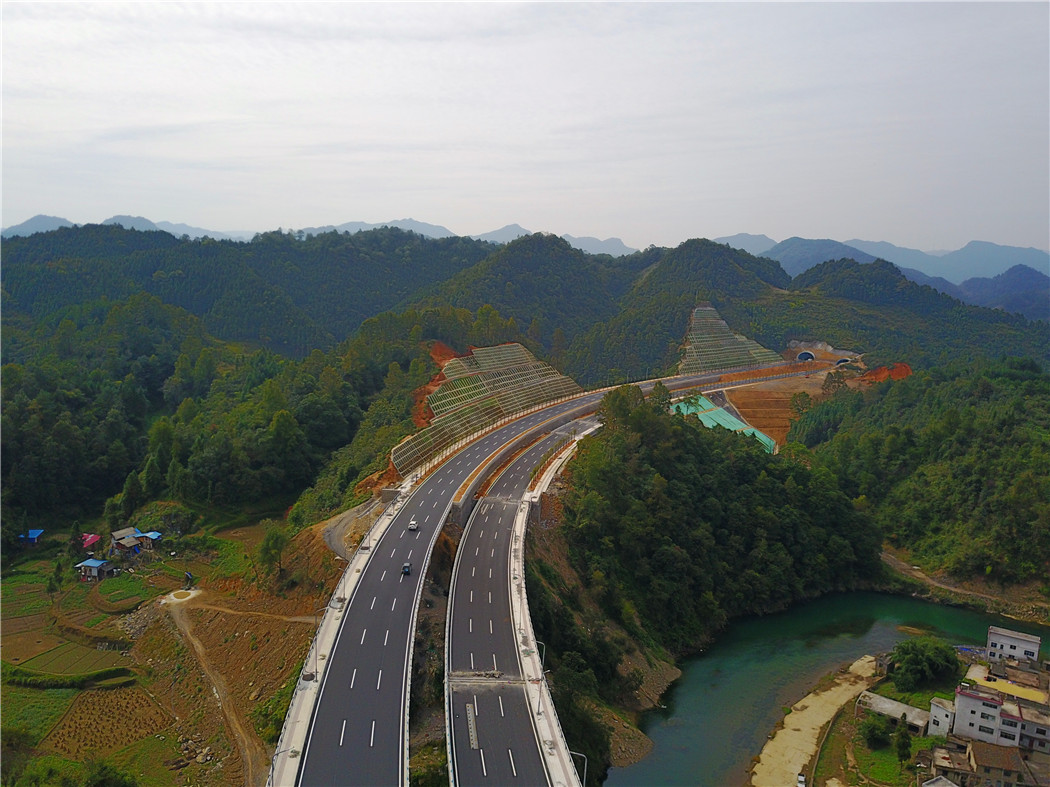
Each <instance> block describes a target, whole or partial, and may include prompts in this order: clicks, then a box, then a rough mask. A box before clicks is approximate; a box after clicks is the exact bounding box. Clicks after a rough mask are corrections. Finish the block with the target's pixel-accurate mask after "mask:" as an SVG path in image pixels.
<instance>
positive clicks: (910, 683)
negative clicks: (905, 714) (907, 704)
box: [890, 636, 959, 692]
mask: <svg viewBox="0 0 1050 787" xmlns="http://www.w3.org/2000/svg"><path fill="white" fill-rule="evenodd" d="M890 658H891V659H892V661H893V685H894V686H896V687H897V690H898V691H902V692H909V691H914V690H915V689H917V688H919V687H920V686H923V685H925V684H928V683H930V682H932V681H935V680H940V679H942V678H949V677H951V676H953V675H954V674H955V671H956V670H957V669H958V666H959V659H958V657H957V656H956V655H955V648H953V647H952V646H951V645H949V644H948V643H947V642H945V641H944V640H942V639H938V638H937V637H930V636H925V637H915V638H913V639H906V640H902V641H901V642H898V643H897V645H896V647H894V648H893V653H892V654H891V656H890Z"/></svg>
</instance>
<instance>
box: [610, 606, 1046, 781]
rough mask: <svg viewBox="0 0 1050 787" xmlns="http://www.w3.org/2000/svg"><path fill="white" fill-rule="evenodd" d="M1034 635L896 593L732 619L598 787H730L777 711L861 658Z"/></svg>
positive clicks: (688, 666)
mask: <svg viewBox="0 0 1050 787" xmlns="http://www.w3.org/2000/svg"><path fill="white" fill-rule="evenodd" d="M990 625H996V626H1005V627H1008V628H1012V629H1016V630H1018V631H1025V632H1027V633H1030V634H1037V635H1039V636H1041V637H1042V638H1043V650H1042V654H1043V657H1044V658H1045V657H1046V652H1047V645H1048V643H1050V627H1043V626H1037V625H1032V624H1025V623H1018V622H1017V621H1012V620H1009V619H1007V618H1002V617H999V616H997V615H987V614H984V613H979V612H972V611H969V610H963V609H956V608H953V607H946V606H942V605H939V604H931V603H928V602H924V601H919V600H917V599H912V598H908V597H902V596H891V595H884V594H878V593H844V594H838V595H834V596H827V597H825V598H822V599H818V600H817V601H812V602H807V603H805V604H801V605H799V606H798V607H795V608H794V609H791V610H788V611H787V612H783V613H780V614H777V615H769V616H767V617H763V618H753V619H748V620H744V621H739V622H736V623H734V624H733V625H731V626H730V628H729V629H728V630H727V631H726V632H724V633H723V634H722V636H721V637H720V638H719V640H718V642H716V643H715V644H714V645H713V646H712V647H711V648H710V649H709V650H708V651H707V652H705V653H704V654H703V655H701V656H698V657H696V658H693V659H690V660H688V661H686V662H685V663H683V664H681V665H680V666H681V668H682V677H681V678H679V679H678V681H676V682H675V684H674V685H673V686H672V687H671V689H670V690H668V692H667V693H666V694H665V695H664V698H663V702H664V703H666V706H667V707H666V708H664V709H661V710H656V711H653V712H650V713H648V714H647V715H646V717H645V718H644V719H643V722H642V729H643V730H644V731H645V733H646V734H647V735H648V736H649V737H650V738H652V740H653V743H654V747H653V751H652V753H650V754H649V756H648V757H646V758H645V759H644V760H642V761H641V762H639V763H637V764H635V765H632V766H630V767H627V768H612V769H610V771H609V777H608V779H607V780H606V782H605V784H606V785H608V787H626V786H628V785H630V786H631V787H634V786H635V785H637V787H656V785H701V786H702V787H736V786H737V785H741V784H743V783H744V782H745V781H746V779H747V774H748V770H749V769H750V766H751V761H752V758H754V757H756V756H758V754H759V752H760V751H761V750H762V746H763V745H764V744H765V742H766V738H767V736H768V735H769V734H770V732H771V731H772V730H773V728H774V727H775V726H776V725H777V723H778V722H779V721H780V720H781V719H783V717H784V712H785V710H786V709H787V708H789V707H790V706H791V705H793V704H794V703H795V702H797V701H798V700H799V699H801V698H802V697H803V696H805V695H806V694H807V693H808V692H809V691H810V689H811V688H812V687H813V686H814V685H815V684H816V683H817V681H818V680H819V679H820V678H821V677H822V676H824V675H826V674H828V673H829V672H831V671H832V670H834V669H836V668H838V667H840V666H842V665H843V664H846V663H849V662H852V661H854V660H855V659H857V658H858V657H860V656H863V655H864V654H866V653H870V654H875V653H879V652H882V651H888V650H891V649H892V648H893V646H894V644H896V643H897V642H899V641H900V640H901V639H904V638H905V637H906V636H908V634H907V633H906V632H905V631H902V627H907V628H912V629H923V630H924V631H929V632H931V633H933V634H936V635H938V636H940V637H943V638H944V639H946V640H948V641H949V642H951V643H953V644H972V645H982V646H983V645H984V644H985V641H986V635H987V631H988V626H990Z"/></svg>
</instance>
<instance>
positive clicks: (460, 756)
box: [268, 374, 719, 787]
mask: <svg viewBox="0 0 1050 787" xmlns="http://www.w3.org/2000/svg"><path fill="white" fill-rule="evenodd" d="M718 379H719V374H702V375H689V376H681V377H674V378H667V379H665V380H663V382H664V384H665V385H667V387H668V388H670V389H672V390H675V389H683V388H694V387H698V386H702V385H704V384H710V383H713V382H716V381H717V380H718ZM653 384H654V383H653V382H649V383H641V384H640V387H641V388H642V390H643V392H645V393H648V392H649V390H651V388H652V386H653ZM604 393H605V391H604V390H601V391H594V392H589V393H585V394H581V395H578V396H576V397H574V398H572V399H568V400H565V401H560V402H557V403H555V404H551V405H546V406H543V407H541V408H540V409H537V410H535V411H534V412H532V413H529V414H526V415H523V416H521V417H519V418H517V419H516V420H513V421H511V422H510V423H507V424H506V425H504V426H500V427H498V428H494V429H492V430H490V431H489V432H487V433H485V434H483V435H482V436H481V437H479V438H477V439H476V440H474V441H473V442H470V443H469V444H468V445H466V446H465V447H463V448H462V449H460V450H459V451H458V452H456V453H454V454H453V455H452V456H451V457H449V458H447V459H445V460H444V461H443V462H442V463H441V464H439V465H438V466H437V467H436V468H434V469H433V470H431V471H430V472H429V474H427V475H426V477H425V478H423V479H422V480H421V481H420V482H419V483H418V485H416V486H415V488H414V489H413V490H411V492H410V493H408V496H407V499H404V500H403V501H402V502H401V503H400V504H399V506H395V507H396V512H395V513H394V515H393V517H392V518H390V519H389V520H388V521H387V523H386V525H385V529H384V530H383V532H381V533H379V534H378V536H377V539H376V541H375V543H374V545H372V546H371V548H370V550H369V551H368V552H367V553H365V554H364V555H362V554H361V553H360V551H359V554H358V556H357V557H355V559H354V560H353V561H352V562H351V564H350V565H349V567H348V568H347V571H346V574H347V576H348V578H349V580H350V581H352V582H354V584H353V588H352V590H350V591H349V597H348V598H346V599H345V600H341V604H337V605H336V608H335V611H334V612H333V613H332V614H330V615H326V622H325V623H324V624H322V627H321V630H319V632H318V636H317V639H316V640H315V645H314V647H315V651H314V662H315V663H317V664H318V670H317V671H318V674H317V675H315V676H313V677H314V679H315V680H317V681H319V683H318V684H317V685H316V686H314V687H311V688H310V690H303V680H300V682H299V687H298V688H297V691H296V696H295V697H293V700H292V707H291V708H290V709H289V714H288V719H286V722H285V728H284V730H283V732H282V736H281V740H280V742H279V743H278V751H277V753H276V754H275V755H274V761H273V767H272V769H271V772H270V779H269V781H268V784H272V785H297V786H298V785H302V786H303V787H308V786H312V785H317V786H321V785H326V786H327V785H407V784H408V750H409V745H408V737H409V733H408V718H409V686H410V682H411V663H412V648H413V642H414V632H415V621H416V614H417V609H418V606H419V603H420V598H421V596H422V591H423V582H424V579H425V576H426V573H427V566H428V563H429V559H430V554H431V550H432V549H433V546H434V544H435V542H436V540H437V536H438V533H439V532H440V530H441V527H442V526H443V524H444V523H445V521H446V519H447V518H448V517H449V514H450V513H451V512H452V509H453V504H454V503H455V502H456V498H457V495H459V496H461V497H462V496H464V495H467V496H471V497H472V496H473V490H474V489H475V488H476V486H477V485H478V481H479V480H480V479H483V478H484V477H485V476H487V475H491V473H492V472H493V470H495V469H496V468H497V467H498V466H499V465H500V464H501V463H502V462H505V461H507V459H508V457H511V461H510V463H509V464H508V466H507V467H506V468H505V469H503V470H502V472H501V473H500V474H499V475H498V476H497V477H496V478H495V479H494V480H493V481H492V483H491V486H490V488H489V491H488V495H487V496H486V497H485V498H484V499H483V500H481V501H480V502H479V503H478V504H477V505H476V506H475V508H474V510H473V512H472V513H471V517H470V519H469V520H468V522H467V525H466V527H465V530H464V532H463V536H462V538H461V541H460V545H459V549H458V551H457V555H456V563H455V568H454V571H453V579H452V587H451V590H450V597H449V611H448V619H447V629H446V665H445V667H446V717H447V718H446V721H447V722H448V728H447V729H448V749H449V762H450V778H451V782H452V784H453V785H499V784H521V785H543V784H545V785H551V787H557V786H558V785H561V784H579V778H578V776H577V774H576V772H575V771H574V770H572V768H571V767H568V766H563V767H558V762H559V761H560V762H563V763H564V761H565V757H564V754H565V753H564V751H561V752H558V751H556V750H557V749H558V748H559V744H560V748H561V749H564V748H565V747H564V741H563V740H557V739H558V738H560V728H558V725H557V722H556V718H555V719H553V720H551V719H550V718H549V716H552V715H553V710H552V709H550V710H549V713H548V714H547V715H548V718H546V719H542V721H538V718H537V717H538V716H539V717H542V716H543V709H542V708H537V707H534V706H535V705H536V702H537V696H536V695H537V692H536V691H535V690H534V693H533V699H532V702H531V704H530V699H529V689H530V685H531V684H533V683H541V684H542V686H541V687H540V689H541V691H539V694H540V695H542V693H543V692H545V691H546V685H545V683H544V682H543V681H542V677H541V675H535V676H534V677H532V678H531V680H530V679H529V677H528V676H527V675H526V674H525V673H526V671H527V670H526V669H525V668H523V654H525V655H527V654H529V653H533V652H534V649H535V646H536V643H535V640H534V638H531V623H528V621H522V620H521V619H520V618H521V617H523V616H524V617H525V618H527V606H526V602H525V599H524V576H523V575H520V574H519V575H517V576H516V575H514V574H513V573H512V559H517V560H518V561H520V560H521V559H522V555H521V550H522V549H523V543H522V541H523V539H522V533H521V528H520V526H519V528H518V529H517V530H516V529H515V527H514V525H515V518H516V517H518V516H519V515H521V514H522V511H523V510H524V509H523V508H522V505H521V501H522V496H523V495H524V494H525V492H526V490H527V488H528V486H529V480H530V474H531V472H532V470H533V468H534V467H536V465H537V464H539V463H540V462H541V461H542V458H543V456H544V455H545V454H546V453H547V452H548V451H549V450H550V449H551V448H552V446H553V445H554V444H555V442H556V441H561V442H564V441H565V440H566V439H567V438H566V436H565V435H566V432H567V431H568V430H570V429H579V430H580V431H582V427H574V426H567V425H568V424H571V423H572V422H574V421H576V419H580V418H583V417H585V416H587V415H589V414H592V413H593V412H594V411H595V410H596V409H597V406H598V404H599V402H600V401H601V397H602V396H603V395H604ZM559 429H560V431H561V432H562V434H561V435H558V434H556V433H555V432H556V430H559ZM530 444H531V445H530ZM526 445H528V446H529V447H528V448H526V449H525V450H522V448H523V447H525V446H526ZM471 502H472V501H471V500H470V499H468V500H467V501H466V505H468V506H469V505H471ZM413 520H415V523H416V524H417V526H418V529H415V530H410V529H409V527H408V525H409V523H410V522H412V521H413ZM515 542H516V543H515ZM516 550H517V554H515V551H516ZM406 562H409V563H411V564H412V568H411V572H410V573H409V574H407V575H406V574H403V573H402V566H403V564H404V563H406ZM355 580H356V581H355ZM515 588H517V590H515ZM337 592H338V591H337ZM515 605H517V609H515ZM330 606H331V605H330ZM515 618H517V620H515ZM325 626H330V627H336V630H335V634H334V641H331V646H330V650H329V651H328V652H327V653H325V655H321V656H320V657H318V655H317V653H316V650H317V649H320V650H321V651H322V652H323V651H325V650H326V647H325V645H324V644H323V642H324V639H323V634H324V632H323V630H324V628H325ZM322 660H323V666H322ZM308 664H309V659H308ZM305 677H306V676H305V675H304V679H305ZM534 689H535V687H534ZM539 699H540V701H542V696H540V698H539ZM547 700H548V704H549V695H547ZM540 723H542V724H544V725H545V726H544V728H543V730H541V729H540V727H539V726H538V724H540ZM552 727H553V728H557V730H556V734H551V730H552ZM552 738H553V739H554V740H552ZM559 754H560V755H561V756H560V757H559V756H558V755H559ZM552 764H553V765H552Z"/></svg>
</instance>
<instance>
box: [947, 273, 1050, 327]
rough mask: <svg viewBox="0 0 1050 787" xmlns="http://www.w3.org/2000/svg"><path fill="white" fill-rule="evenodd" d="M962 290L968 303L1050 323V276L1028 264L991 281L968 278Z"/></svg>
mask: <svg viewBox="0 0 1050 787" xmlns="http://www.w3.org/2000/svg"><path fill="white" fill-rule="evenodd" d="M959 290H960V291H961V292H962V300H963V301H965V302H966V303H972V304H975V305H977V306H987V307H989V308H991V309H1003V310H1004V311H1008V312H1015V313H1017V314H1023V315H1024V316H1025V317H1027V318H1028V319H1030V320H1045V321H1047V322H1050V276H1047V275H1046V274H1045V273H1040V272H1039V271H1037V270H1035V269H1034V268H1030V267H1028V266H1027V265H1015V266H1014V267H1012V268H1010V270H1008V271H1006V272H1004V273H1000V274H999V275H998V276H994V277H992V278H990V279H988V278H974V279H967V280H966V281H964V282H963V283H962V284H960V285H959Z"/></svg>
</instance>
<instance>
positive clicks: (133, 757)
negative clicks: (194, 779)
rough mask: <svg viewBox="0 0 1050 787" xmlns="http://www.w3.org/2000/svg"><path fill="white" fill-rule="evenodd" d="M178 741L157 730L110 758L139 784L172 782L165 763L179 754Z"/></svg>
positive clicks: (170, 773)
mask: <svg viewBox="0 0 1050 787" xmlns="http://www.w3.org/2000/svg"><path fill="white" fill-rule="evenodd" d="M176 741H177V737H173V736H171V735H168V734H167V733H165V732H163V731H162V732H156V733H154V734H153V735H150V736H148V737H146V738H142V739H141V740H137V741H135V742H134V743H132V744H131V745H130V746H127V747H125V748H123V749H121V750H120V751H118V752H115V753H114V754H113V756H112V757H111V758H110V759H111V760H112V761H113V762H114V763H116V764H117V766H118V767H119V768H120V769H121V770H122V771H126V772H127V773H130V774H131V775H132V776H134V777H135V778H136V779H138V782H139V784H170V783H171V782H172V772H171V771H169V770H168V767H167V766H166V765H165V764H164V763H165V762H168V761H170V760H173V759H175V758H176V757H177V756H178V754H179V750H178V746H177V745H176ZM196 767H199V766H196Z"/></svg>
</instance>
